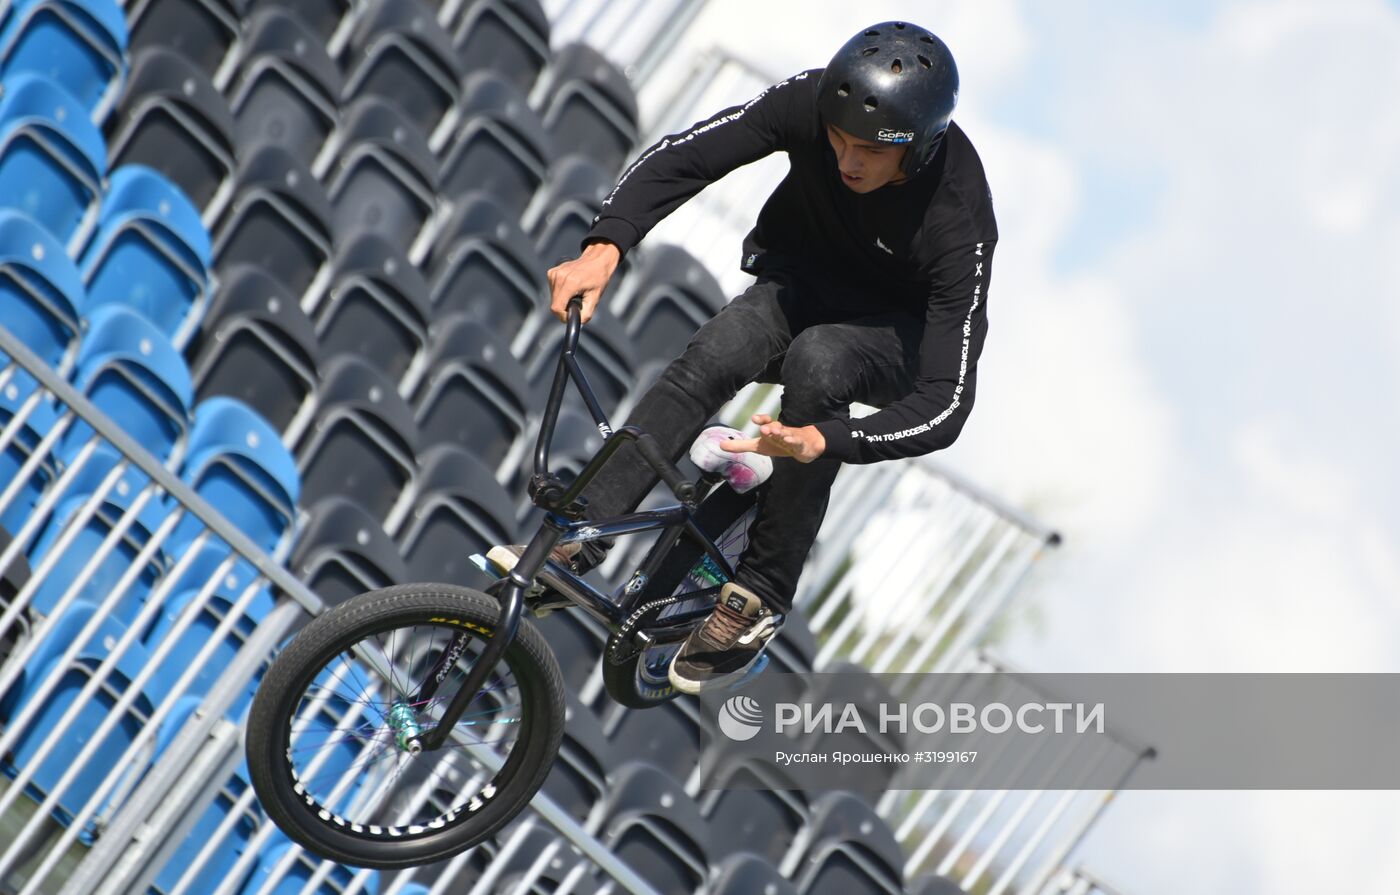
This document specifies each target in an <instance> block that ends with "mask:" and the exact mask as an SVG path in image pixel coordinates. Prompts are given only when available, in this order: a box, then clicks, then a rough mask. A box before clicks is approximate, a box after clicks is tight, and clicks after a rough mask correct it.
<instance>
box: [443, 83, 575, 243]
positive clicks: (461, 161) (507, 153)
mask: <svg viewBox="0 0 1400 895" xmlns="http://www.w3.org/2000/svg"><path fill="white" fill-rule="evenodd" d="M462 90H463V96H462V125H461V127H460V129H458V131H457V132H456V133H455V134H453V135H452V145H451V147H450V148H448V149H447V150H446V152H445V155H444V157H443V161H442V191H443V193H444V194H445V195H447V196H449V197H453V198H455V197H457V196H460V195H461V194H463V193H467V192H471V191H473V190H487V191H489V192H490V193H491V195H492V196H494V197H495V198H496V200H497V201H498V202H500V203H501V204H502V205H503V206H504V207H505V208H506V210H507V211H508V212H509V213H510V214H511V215H512V217H514V218H518V217H519V216H520V213H521V212H522V211H524V210H525V207H526V206H527V205H529V204H530V197H531V196H533V195H534V194H535V191H536V190H537V189H539V186H540V184H542V183H544V180H545V176H546V174H547V172H548V170H549V162H550V159H551V158H552V157H553V155H554V149H553V146H554V144H555V142H557V143H558V145H560V146H567V145H570V144H569V143H568V142H567V137H566V135H560V137H559V139H558V140H557V141H551V139H550V137H549V136H548V135H547V134H546V133H545V130H544V125H543V124H542V123H541V122H540V119H539V116H537V115H536V114H535V113H534V112H533V111H532V110H531V109H530V106H529V104H528V103H527V102H526V97H525V94H523V93H521V91H520V89H519V88H518V87H516V86H515V85H514V84H512V83H511V82H510V81H508V80H506V79H505V78H504V77H502V76H501V75H499V74H497V73H496V72H494V71H489V70H482V71H477V72H473V73H472V74H471V75H469V76H468V77H467V80H466V82H465V83H464V84H463V85H462Z"/></svg>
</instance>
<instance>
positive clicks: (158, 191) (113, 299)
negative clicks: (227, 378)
mask: <svg viewBox="0 0 1400 895" xmlns="http://www.w3.org/2000/svg"><path fill="white" fill-rule="evenodd" d="M210 262H211V258H210V249H209V234H208V232H207V231H205V229H204V224H203V223H201V222H200V219H199V211H198V210H197V209H196V208H195V207H194V205H192V204H191V203H190V200H189V199H188V198H186V197H185V194H184V193H182V192H180V190H179V188H178V187H176V186H175V185H174V184H173V183H171V182H170V181H169V180H166V179H165V178H164V177H163V176H161V175H160V174H159V173H157V172H156V171H154V170H152V169H150V168H146V167H143V166H141V165H123V166H122V167H120V168H118V169H116V170H115V171H113V172H112V175H111V178H110V179H109V185H108V190H107V197H106V199H105V200H104V201H103V203H102V211H101V214H100V216H99V217H98V224H97V233H96V235H95V236H94V237H93V239H92V241H91V242H89V243H88V245H87V248H86V249H85V250H84V251H83V257H82V268H83V280H84V281H85V283H86V284H87V290H88V295H89V296H90V298H89V300H88V307H89V308H92V307H98V306H101V305H103V304H108V303H111V304H121V305H125V306H126V307H129V308H131V309H132V310H135V311H139V312H140V313H141V314H142V315H144V316H145V317H146V319H147V320H150V321H151V322H152V323H154V324H155V325H156V327H157V328H158V329H159V330H160V331H161V332H163V333H165V335H166V337H167V338H169V339H170V340H171V342H172V343H173V344H174V345H175V346H176V347H177V348H180V347H184V345H185V344H186V343H187V342H188V341H189V339H190V337H191V336H192V335H193V334H194V331H195V329H196V328H197V327H198V326H199V323H200V320H201V319H202V318H203V316H204V310H205V305H206V303H207V301H208V297H209V267H210Z"/></svg>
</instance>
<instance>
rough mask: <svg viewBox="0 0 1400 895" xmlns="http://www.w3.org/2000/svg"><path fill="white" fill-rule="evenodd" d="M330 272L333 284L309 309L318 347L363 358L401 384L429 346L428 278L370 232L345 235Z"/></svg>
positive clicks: (419, 364) (390, 245)
mask: <svg viewBox="0 0 1400 895" xmlns="http://www.w3.org/2000/svg"><path fill="white" fill-rule="evenodd" d="M334 271H335V272H334V275H333V276H334V279H333V281H332V285H331V288H330V289H329V290H328V291H327V292H326V294H325V295H324V296H322V298H321V300H320V301H319V302H318V303H317V305H316V307H315V308H313V309H312V310H311V313H312V316H313V317H314V319H315V323H316V335H317V337H318V338H319V339H320V342H321V346H322V350H323V351H324V352H325V354H326V355H328V356H334V355H336V354H354V355H356V356H357V357H362V358H364V359H365V360H367V361H369V362H370V363H371V364H373V365H374V366H375V367H376V368H377V369H378V370H379V371H380V372H381V373H383V374H384V375H385V376H386V377H387V378H388V379H389V381H390V382H394V383H398V384H399V385H400V388H402V386H403V380H404V376H405V375H406V374H407V373H408V371H409V370H410V369H416V368H419V367H421V366H422V365H423V363H424V362H425V356H426V354H427V350H428V333H429V328H430V326H431V322H432V305H431V303H430V300H429V298H428V282H427V280H425V279H423V274H421V273H420V272H419V271H418V268H417V267H415V266H414V265H413V264H412V263H411V262H409V260H408V258H407V257H406V256H405V255H404V253H403V252H402V251H401V250H400V249H398V248H397V247H396V246H395V245H394V244H393V243H391V242H389V241H388V240H386V239H384V238H383V237H382V236H380V235H378V234H377V233H373V232H364V233H360V234H358V235H356V236H352V237H349V238H347V239H345V240H343V241H342V242H341V245H340V247H339V249H338V251H337V252H336V257H335V268H334Z"/></svg>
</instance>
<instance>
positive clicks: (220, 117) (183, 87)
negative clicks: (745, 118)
mask: <svg viewBox="0 0 1400 895" xmlns="http://www.w3.org/2000/svg"><path fill="white" fill-rule="evenodd" d="M114 122H115V123H116V130H115V133H112V135H111V138H110V139H111V145H110V147H109V155H110V158H109V162H110V164H109V167H110V168H113V169H115V168H117V167H119V166H121V165H128V164H136V165H145V166H146V167H148V168H154V169H155V170H157V171H159V172H160V173H162V174H164V175H165V176H166V177H168V178H170V180H171V182H172V183H174V184H175V185H176V186H178V187H179V188H180V190H181V191H182V192H183V193H184V194H185V195H186V196H188V197H189V198H190V201H191V202H193V203H194V204H195V207H196V208H198V209H199V210H200V213H201V216H202V217H203V219H204V221H205V223H206V224H212V222H213V221H215V220H217V218H218V216H219V215H220V214H221V213H222V210H223V208H224V207H225V206H226V205H227V204H228V200H229V197H230V196H231V195H232V194H233V181H234V173H235V168H236V163H235V150H234V142H233V113H231V112H230V111H229V108H228V103H227V102H226V101H225V100H224V98H223V96H222V95H221V94H220V93H219V91H218V90H217V89H216V88H215V87H214V85H213V84H211V83H210V81H209V78H208V76H207V75H205V74H204V72H202V71H200V70H199V69H198V68H196V67H195V65H194V63H192V62H190V60H188V59H186V58H185V57H184V56H181V55H180V54H179V53H177V52H175V51H174V50H171V49H169V48H167V47H161V46H149V47H145V48H143V49H141V50H138V51H137V52H136V53H135V54H134V56H133V57H132V61H131V77H130V79H129V80H128V81H127V85H126V92H125V93H124V94H123V95H122V99H121V104H120V105H119V106H118V108H117V114H116V115H115V116H114Z"/></svg>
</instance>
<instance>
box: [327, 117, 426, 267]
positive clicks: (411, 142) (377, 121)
mask: <svg viewBox="0 0 1400 895" xmlns="http://www.w3.org/2000/svg"><path fill="white" fill-rule="evenodd" d="M336 143H337V146H338V152H337V157H336V160H335V164H334V165H333V166H332V167H331V169H330V171H329V172H327V174H326V175H325V176H326V177H328V178H329V185H328V187H327V194H328V195H329V196H330V200H331V205H332V207H333V208H334V210H335V212H334V213H335V230H336V232H337V233H341V234H347V233H364V232H372V233H377V234H379V235H380V236H381V237H383V238H384V239H386V240H388V241H389V242H391V243H392V244H393V245H394V246H395V248H397V249H399V250H400V251H402V252H404V253H408V254H411V252H410V250H411V249H412V247H413V245H414V243H415V242H416V241H417V239H418V237H419V235H420V233H421V232H422V231H423V228H424V227H425V226H426V225H427V224H428V222H429V221H430V220H431V219H432V217H433V213H434V211H435V210H436V208H437V173H438V172H437V159H435V158H434V157H433V153H432V150H430V149H429V148H428V141H427V138H426V137H424V136H423V133H422V132H421V131H420V130H419V129H418V127H417V126H416V125H415V124H414V123H413V122H412V121H410V120H409V119H408V118H406V117H405V116H404V115H403V114H402V113H401V112H399V110H398V109H396V108H395V107H394V106H392V105H390V104H389V103H388V102H386V101H385V100H384V99H382V98H380V97H376V96H368V97H365V98H363V99H360V100H357V101H356V102H355V103H353V104H352V105H351V106H350V108H349V109H347V110H346V112H345V120H344V122H343V124H342V125H341V127H340V129H339V130H338V131H337V132H336Z"/></svg>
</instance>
